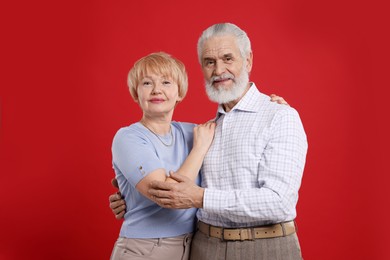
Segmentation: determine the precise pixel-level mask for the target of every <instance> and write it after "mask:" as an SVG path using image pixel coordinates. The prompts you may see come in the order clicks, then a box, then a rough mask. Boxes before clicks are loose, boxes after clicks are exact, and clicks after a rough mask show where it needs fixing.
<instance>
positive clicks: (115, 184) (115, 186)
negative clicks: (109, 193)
mask: <svg viewBox="0 0 390 260" xmlns="http://www.w3.org/2000/svg"><path fill="white" fill-rule="evenodd" d="M111 184H112V186H114V188H117V189H119V186H118V181H117V180H116V178H113V179H111Z"/></svg>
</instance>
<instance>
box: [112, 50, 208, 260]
mask: <svg viewBox="0 0 390 260" xmlns="http://www.w3.org/2000/svg"><path fill="white" fill-rule="evenodd" d="M128 86H129V89H130V94H131V96H132V97H133V99H134V101H135V102H136V103H138V104H139V106H140V108H141V109H142V111H143V116H142V118H141V120H140V121H139V122H137V123H135V124H132V125H130V126H127V127H123V128H121V129H120V130H119V131H118V132H117V133H116V135H115V137H114V140H113V144H112V156H113V167H114V170H115V174H116V179H117V180H118V184H119V188H120V191H121V193H122V195H123V196H124V198H125V201H126V204H127V212H126V214H125V216H124V222H123V224H122V228H121V230H120V234H119V238H118V240H117V241H116V243H115V246H114V249H113V252H112V255H111V259H160V260H161V259H169V260H175V259H188V255H189V248H190V243H191V238H192V232H193V231H194V227H195V213H196V209H185V210H171V209H165V208H161V207H160V206H158V205H157V204H155V203H154V202H153V201H152V200H151V199H152V198H150V197H148V196H150V195H148V193H147V191H148V188H149V184H150V183H151V182H152V181H155V180H158V181H161V180H163V181H167V182H170V181H174V180H173V179H170V178H169V174H168V173H169V171H175V172H177V173H179V174H182V175H185V176H187V177H189V178H191V179H192V180H194V182H197V183H198V184H199V178H198V172H199V170H200V168H201V165H202V161H203V158H204V156H205V154H206V152H207V150H208V148H209V146H210V144H211V142H212V140H213V137H214V129H215V123H214V122H207V123H205V124H203V125H198V126H196V125H194V124H191V123H181V122H172V116H173V112H174V110H175V107H176V105H177V104H178V103H179V102H180V101H181V100H183V98H184V97H185V95H186V92H187V87H188V80H187V74H186V71H185V67H184V65H183V63H182V62H180V61H179V60H177V59H175V58H173V57H172V56H170V55H168V54H166V53H163V52H160V53H152V54H150V55H147V56H146V57H143V58H141V59H140V60H138V61H137V62H136V63H135V64H134V67H133V68H132V69H131V70H130V72H129V75H128Z"/></svg>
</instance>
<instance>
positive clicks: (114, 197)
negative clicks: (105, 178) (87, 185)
mask: <svg viewBox="0 0 390 260" xmlns="http://www.w3.org/2000/svg"><path fill="white" fill-rule="evenodd" d="M120 199H122V194H121V193H120V192H119V191H118V192H115V193H114V194H111V195H110V196H109V197H108V200H109V201H110V203H111V202H114V201H117V200H120Z"/></svg>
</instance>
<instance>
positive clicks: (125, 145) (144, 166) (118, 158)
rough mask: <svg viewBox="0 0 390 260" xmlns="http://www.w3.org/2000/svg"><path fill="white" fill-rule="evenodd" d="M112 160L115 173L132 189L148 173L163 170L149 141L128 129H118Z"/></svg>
mask: <svg viewBox="0 0 390 260" xmlns="http://www.w3.org/2000/svg"><path fill="white" fill-rule="evenodd" d="M112 160H113V166H114V168H115V169H116V171H120V173H121V174H123V176H124V177H125V178H126V179H127V180H128V181H129V183H130V184H131V185H132V186H134V187H135V186H136V185H137V183H138V182H139V181H140V180H142V179H143V178H144V177H145V176H147V175H148V174H149V173H151V172H153V171H154V170H156V169H159V168H164V165H163V163H162V162H161V160H160V159H159V158H158V156H157V152H156V150H155V149H154V146H153V145H152V143H151V142H150V141H149V139H148V138H147V137H146V136H145V135H143V134H142V133H140V132H137V131H135V130H133V131H132V130H130V129H120V130H119V131H118V132H117V134H116V135H115V137H114V140H113V144H112Z"/></svg>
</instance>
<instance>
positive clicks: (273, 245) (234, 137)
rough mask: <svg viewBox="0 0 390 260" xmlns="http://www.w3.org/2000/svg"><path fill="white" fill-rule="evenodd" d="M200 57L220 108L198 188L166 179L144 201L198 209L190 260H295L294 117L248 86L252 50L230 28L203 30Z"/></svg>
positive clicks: (303, 146) (297, 174)
mask: <svg viewBox="0 0 390 260" xmlns="http://www.w3.org/2000/svg"><path fill="white" fill-rule="evenodd" d="M198 57H199V62H200V64H201V67H202V71H203V75H204V78H205V84H206V92H207V95H208V97H209V98H210V100H212V101H215V102H218V103H219V104H220V105H219V107H218V113H217V117H216V119H215V121H216V123H217V126H216V130H215V137H214V141H213V144H212V145H211V147H210V149H209V151H208V153H207V155H206V157H205V159H204V162H203V167H202V173H201V174H202V184H201V187H199V186H196V185H195V184H194V183H193V182H192V181H190V180H189V179H187V178H185V177H183V176H180V175H178V174H175V173H172V174H171V178H174V179H176V180H177V181H178V183H162V182H155V183H152V186H151V188H150V190H149V193H150V194H151V195H153V198H154V201H155V202H156V203H158V204H159V205H160V206H162V207H166V208H175V209H180V208H191V207H194V208H198V209H199V210H198V213H197V217H198V220H199V222H198V228H197V231H196V233H195V236H194V239H193V242H192V247H191V259H195V260H197V259H272V260H275V259H301V251H300V246H299V241H298V237H297V234H296V229H295V222H294V219H295V217H296V204H297V201H298V191H299V188H300V185H301V180H302V174H303V169H304V164H305V158H306V152H307V141H306V135H305V132H304V129H303V126H302V123H301V120H300V118H299V115H298V113H297V112H296V111H295V110H294V109H293V108H291V107H289V106H281V105H278V104H276V103H273V102H271V101H270V100H269V97H268V96H266V95H264V94H262V93H260V92H259V91H258V89H257V87H256V85H255V83H253V82H250V81H249V74H250V72H251V69H252V63H253V54H252V50H251V44H250V40H249V38H248V36H247V34H246V33H245V32H244V31H243V30H241V29H240V28H239V27H237V26H236V25H233V24H230V23H224V24H215V25H213V26H211V27H209V28H207V29H206V30H205V31H204V32H203V33H202V35H201V37H200V38H199V41H198ZM115 206H116V205H115ZM111 207H112V208H113V207H114V206H113V205H111Z"/></svg>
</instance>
